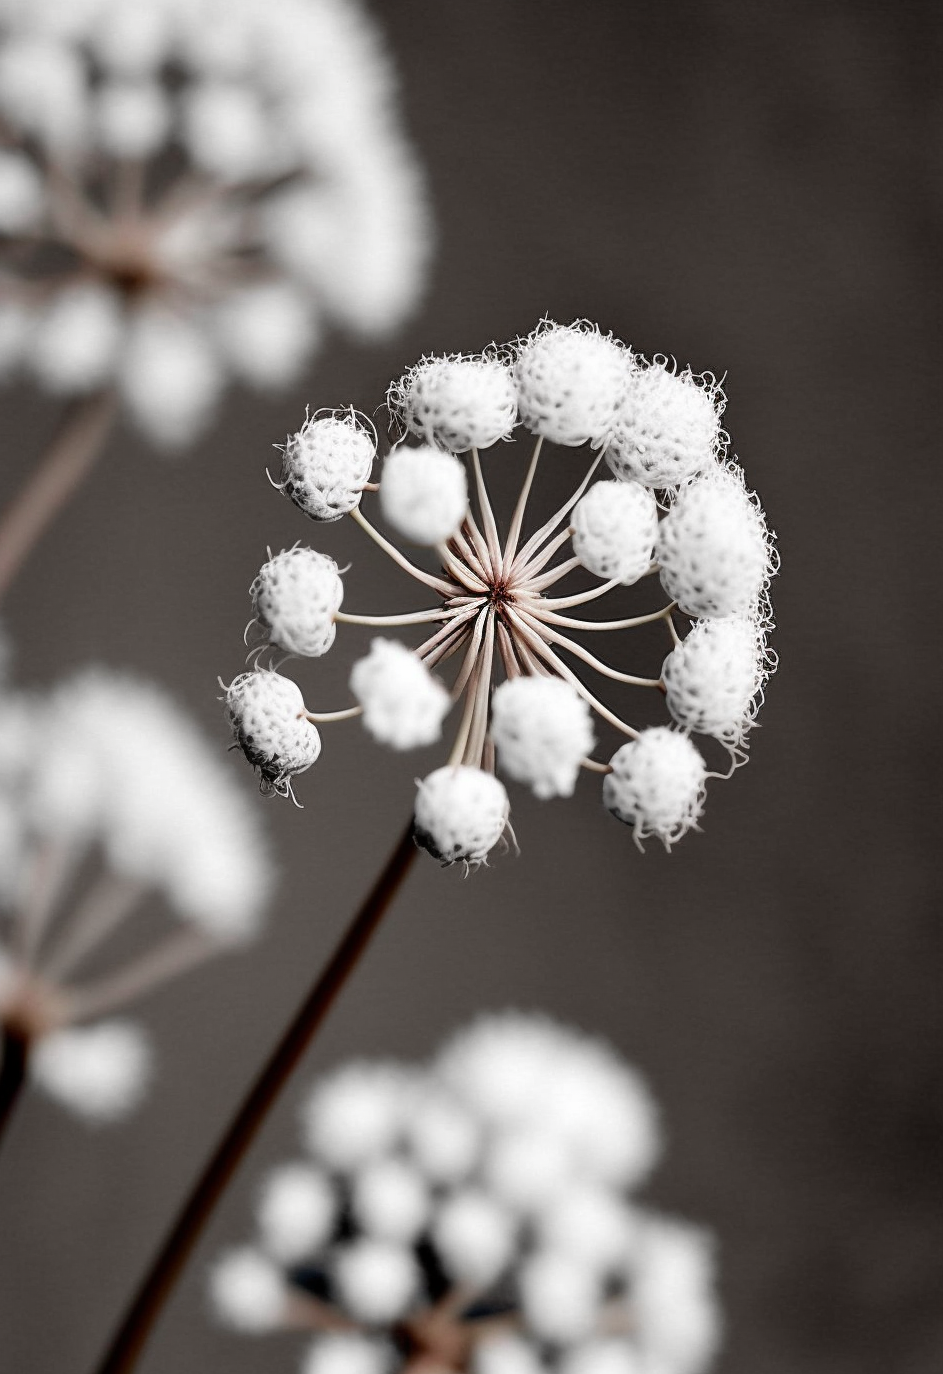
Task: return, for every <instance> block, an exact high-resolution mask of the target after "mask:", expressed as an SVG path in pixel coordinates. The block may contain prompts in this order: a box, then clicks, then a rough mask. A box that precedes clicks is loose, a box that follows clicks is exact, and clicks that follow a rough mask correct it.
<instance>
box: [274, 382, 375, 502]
mask: <svg viewBox="0 0 943 1374" xmlns="http://www.w3.org/2000/svg"><path fill="white" fill-rule="evenodd" d="M376 451H377V440H376V434H375V432H374V430H373V427H372V425H371V424H370V422H369V421H368V420H366V419H365V418H364V417H363V416H361V415H358V414H357V412H356V411H355V410H353V409H351V410H347V411H343V410H342V411H328V412H323V411H318V412H317V413H316V414H315V415H312V416H310V417H309V418H308V419H307V420H306V421H305V423H304V424H303V425H302V427H301V429H299V430H298V432H297V433H296V434H293V435H292V436H291V438H290V439H289V440H288V442H287V443H286V445H285V448H284V450H283V454H284V456H283V460H282V475H281V482H280V484H279V486H280V489H281V490H282V491H284V493H285V495H286V496H287V497H288V499H289V500H290V501H292V502H294V504H295V505H296V506H297V507H298V509H299V510H302V511H304V513H305V515H308V516H310V517H311V519H312V520H326V521H330V520H340V518H341V517H342V516H344V515H348V514H349V513H350V512H351V511H352V510H355V509H356V508H357V506H359V505H360V498H361V496H362V494H363V488H364V486H365V484H366V483H367V482H368V481H369V479H370V470H371V468H372V467H373V460H374V458H375V457H376Z"/></svg>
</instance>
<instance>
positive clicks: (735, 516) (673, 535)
mask: <svg viewBox="0 0 943 1374" xmlns="http://www.w3.org/2000/svg"><path fill="white" fill-rule="evenodd" d="M655 556H656V558H657V559H658V562H659V564H660V565H661V581H662V585H663V587H664V588H665V591H666V592H667V593H668V595H669V596H670V597H671V598H672V600H674V601H677V603H678V605H679V606H680V607H681V609H682V610H683V611H685V612H686V613H687V614H688V615H694V616H704V617H715V616H727V615H744V614H746V613H748V612H749V611H750V609H751V607H752V606H753V605H754V603H755V602H756V600H757V598H758V597H759V596H760V595H761V593H762V592H763V589H764V587H765V586H766V584H767V582H768V581H769V578H770V575H771V573H772V570H773V565H772V557H771V549H770V536H769V532H768V530H767V528H766V521H765V520H764V518H763V513H762V511H761V510H760V509H759V506H758V505H757V504H756V503H755V502H754V500H753V499H751V497H750V494H749V493H748V492H747V490H746V488H745V487H744V485H743V478H742V476H741V475H740V472H739V470H738V469H736V468H732V467H717V468H715V469H713V470H712V471H710V472H709V473H705V474H704V475H703V476H702V477H697V478H695V479H694V481H693V482H691V484H690V485H689V486H686V487H682V489H681V491H679V492H678V495H677V498H676V499H675V501H674V503H673V505H672V507H671V510H670V511H669V512H668V514H667V516H666V517H665V519H664V520H663V521H662V522H661V525H660V527H659V531H658V543H657V545H656V549H655Z"/></svg>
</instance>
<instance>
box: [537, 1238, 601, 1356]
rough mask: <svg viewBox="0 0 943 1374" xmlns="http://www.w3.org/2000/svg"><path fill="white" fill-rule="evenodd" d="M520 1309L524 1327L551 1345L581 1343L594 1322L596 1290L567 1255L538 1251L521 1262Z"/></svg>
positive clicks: (590, 1278)
mask: <svg viewBox="0 0 943 1374" xmlns="http://www.w3.org/2000/svg"><path fill="white" fill-rule="evenodd" d="M520 1288H521V1307H522V1310H523V1313H524V1317H525V1319H526V1321H527V1323H528V1325H529V1326H530V1327H531V1328H532V1329H533V1330H534V1332H535V1333H536V1334H537V1335H538V1336H539V1337H540V1338H541V1339H542V1340H545V1341H549V1342H550V1343H551V1344H553V1345H569V1344H571V1343H572V1342H574V1341H581V1340H585V1339H586V1337H587V1336H589V1335H590V1334H591V1333H592V1331H593V1329H594V1327H595V1325H596V1321H597V1315H598V1309H599V1301H600V1286H599V1281H598V1279H597V1276H596V1275H595V1274H593V1273H592V1271H591V1270H589V1269H587V1268H585V1267H584V1266H583V1265H580V1264H577V1262H576V1261H575V1260H573V1259H571V1258H570V1257H569V1256H568V1255H562V1254H558V1253H556V1252H554V1251H552V1250H538V1251H536V1252H535V1253H534V1254H533V1255H532V1256H531V1257H530V1258H529V1259H527V1260H526V1261H525V1262H524V1265H523V1267H522V1269H521V1276H520Z"/></svg>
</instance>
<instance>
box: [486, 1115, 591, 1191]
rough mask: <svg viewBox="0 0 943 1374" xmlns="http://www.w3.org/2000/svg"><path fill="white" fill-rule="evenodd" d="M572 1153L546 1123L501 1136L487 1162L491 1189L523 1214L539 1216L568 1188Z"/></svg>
mask: <svg viewBox="0 0 943 1374" xmlns="http://www.w3.org/2000/svg"><path fill="white" fill-rule="evenodd" d="M572 1173H573V1158H572V1152H571V1151H570V1150H569V1149H568V1148H567V1145H566V1143H565V1142H564V1141H563V1140H562V1139H561V1138H560V1137H559V1136H558V1135H556V1134H553V1133H551V1132H549V1131H547V1130H546V1129H545V1127H544V1124H543V1122H538V1123H537V1124H535V1125H527V1126H520V1127H515V1128H511V1129H507V1130H504V1131H501V1132H499V1134H498V1135H497V1137H496V1138H495V1139H494V1140H493V1141H492V1143H491V1147H490V1149H489V1150H488V1153H487V1155H486V1157H485V1161H484V1175H485V1179H486V1181H487V1183H488V1186H489V1188H491V1189H493V1191H494V1192H495V1193H496V1194H497V1195H498V1197H499V1198H501V1200H502V1201H503V1202H506V1203H508V1204H509V1206H511V1207H515V1208H517V1209H518V1210H519V1211H521V1212H528V1213H533V1212H538V1211H540V1209H541V1208H543V1207H545V1206H547V1204H548V1203H550V1202H551V1201H552V1200H553V1198H554V1197H555V1196H557V1195H558V1194H559V1193H560V1191H561V1190H562V1189H563V1188H565V1187H566V1185H567V1182H568V1180H569V1179H570V1177H571V1175H572Z"/></svg>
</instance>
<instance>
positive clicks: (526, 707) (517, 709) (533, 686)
mask: <svg viewBox="0 0 943 1374" xmlns="http://www.w3.org/2000/svg"><path fill="white" fill-rule="evenodd" d="M491 733H492V736H493V738H494V742H495V747H496V748H497V751H498V758H499V761H500V764H501V767H502V768H503V769H504V771H505V772H506V773H509V774H510V776H511V777H512V778H515V779H516V780H517V781H518V782H525V783H527V784H528V785H529V786H530V787H531V788H532V790H533V792H534V795H535V796H537V797H543V798H547V797H569V796H572V794H573V789H574V787H575V786H576V779H577V777H578V775H579V770H580V761H581V760H582V759H584V758H585V757H586V756H587V755H588V754H590V753H591V752H592V748H593V725H592V719H591V717H590V713H589V707H588V706H587V705H586V703H585V702H584V701H583V699H582V698H581V697H580V696H579V695H578V693H577V692H576V690H575V689H574V688H573V687H571V686H570V685H569V683H567V682H563V681H562V680H561V679H560V678H551V677H519V678H513V679H511V680H510V681H507V682H502V683H501V685H500V687H498V688H497V689H496V691H495V693H494V696H493V698H492V717H491Z"/></svg>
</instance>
